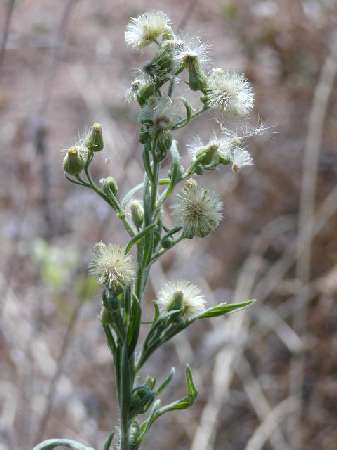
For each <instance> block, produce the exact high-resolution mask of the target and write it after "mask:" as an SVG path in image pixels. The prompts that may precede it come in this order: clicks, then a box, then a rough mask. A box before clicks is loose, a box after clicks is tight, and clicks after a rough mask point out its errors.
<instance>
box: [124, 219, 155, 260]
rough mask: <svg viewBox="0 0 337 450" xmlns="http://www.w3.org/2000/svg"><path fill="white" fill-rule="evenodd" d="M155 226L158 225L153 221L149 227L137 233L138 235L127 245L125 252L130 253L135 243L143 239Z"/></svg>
mask: <svg viewBox="0 0 337 450" xmlns="http://www.w3.org/2000/svg"><path fill="white" fill-rule="evenodd" d="M155 226H156V224H155V223H151V224H150V225H148V226H147V227H145V228H144V230H142V231H141V232H140V233H138V234H136V236H135V237H133V238H132V239H131V240H130V241H129V243H128V245H127V246H126V249H125V254H128V253H129V252H130V250H131V249H132V247H133V246H134V245H135V244H138V243H139V242H140V241H141V240H142V239H144V237H145V236H147V234H148V233H149V232H150V231H151V230H153V228H154V227H155Z"/></svg>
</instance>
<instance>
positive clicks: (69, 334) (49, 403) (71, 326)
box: [34, 300, 83, 444]
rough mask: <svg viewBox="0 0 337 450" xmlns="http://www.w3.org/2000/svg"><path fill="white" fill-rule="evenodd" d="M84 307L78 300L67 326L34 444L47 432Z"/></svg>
mask: <svg viewBox="0 0 337 450" xmlns="http://www.w3.org/2000/svg"><path fill="white" fill-rule="evenodd" d="M82 305H83V301H82V300H78V302H77V304H76V306H75V308H74V310H73V312H72V314H71V316H70V320H69V322H68V325H67V328H66V331H65V334H64V338H63V341H62V345H61V349H60V354H59V356H58V358H57V366H56V367H57V368H56V371H55V373H54V375H53V377H52V379H51V381H50V384H49V389H48V394H47V399H46V406H45V408H44V410H43V412H42V414H41V420H40V423H39V426H38V429H37V433H36V435H35V438H34V444H36V443H37V442H40V441H41V440H42V438H43V435H44V433H45V431H46V428H47V425H48V420H49V417H50V414H51V411H52V408H53V404H54V399H55V393H56V388H57V384H58V381H59V380H60V377H61V376H62V373H63V369H64V362H65V358H66V356H67V352H68V350H69V347H70V345H71V341H72V338H73V335H74V331H75V327H76V324H77V321H78V318H79V316H80V313H81V310H82Z"/></svg>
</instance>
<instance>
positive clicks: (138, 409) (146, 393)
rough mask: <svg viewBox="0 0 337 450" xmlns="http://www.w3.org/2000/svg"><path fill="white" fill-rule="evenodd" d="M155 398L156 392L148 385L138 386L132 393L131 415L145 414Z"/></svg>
mask: <svg viewBox="0 0 337 450" xmlns="http://www.w3.org/2000/svg"><path fill="white" fill-rule="evenodd" d="M154 399H155V394H154V392H153V391H152V389H150V388H149V386H148V385H146V384H144V385H142V386H137V387H136V388H134V389H133V391H132V394H131V404H130V415H131V416H135V415H137V414H144V413H145V412H146V411H147V410H148V409H149V407H150V406H151V404H152V403H153V401H154Z"/></svg>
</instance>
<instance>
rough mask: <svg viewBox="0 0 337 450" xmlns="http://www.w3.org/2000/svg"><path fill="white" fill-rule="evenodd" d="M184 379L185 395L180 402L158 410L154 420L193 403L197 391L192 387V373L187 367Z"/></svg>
mask: <svg viewBox="0 0 337 450" xmlns="http://www.w3.org/2000/svg"><path fill="white" fill-rule="evenodd" d="M185 378H186V389H187V395H186V396H185V397H184V398H182V399H180V400H177V401H175V402H172V403H169V404H168V405H165V406H163V407H162V408H159V409H158V411H157V412H156V419H157V418H158V417H160V416H162V415H163V414H166V413H167V412H169V411H175V410H176V409H186V408H189V407H190V406H191V405H192V404H193V403H194V400H195V399H196V398H197V395H198V391H197V388H196V387H195V385H194V382H193V378H192V371H191V368H190V367H189V366H187V367H186V372H185Z"/></svg>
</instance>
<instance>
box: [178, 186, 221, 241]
mask: <svg viewBox="0 0 337 450" xmlns="http://www.w3.org/2000/svg"><path fill="white" fill-rule="evenodd" d="M221 211H222V202H221V201H220V200H219V198H218V196H217V194H216V193H215V192H213V191H210V190H208V189H205V188H202V187H199V186H198V185H197V183H196V182H195V181H194V180H188V181H187V182H186V183H185V186H184V189H183V190H182V191H181V193H180V194H178V195H177V202H176V204H175V205H174V215H175V218H176V223H177V225H178V226H181V227H182V228H183V232H184V235H185V237H187V238H193V237H194V236H197V237H205V236H207V235H208V234H209V233H211V232H212V231H214V230H215V229H216V228H217V227H218V225H219V223H220V221H221V219H222V212H221Z"/></svg>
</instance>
